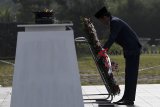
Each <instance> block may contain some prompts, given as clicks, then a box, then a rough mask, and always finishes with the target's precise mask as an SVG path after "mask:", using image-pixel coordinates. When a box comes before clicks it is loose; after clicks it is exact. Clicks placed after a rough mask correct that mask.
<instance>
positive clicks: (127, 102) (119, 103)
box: [114, 100, 134, 105]
mask: <svg viewBox="0 0 160 107" xmlns="http://www.w3.org/2000/svg"><path fill="white" fill-rule="evenodd" d="M114 104H117V105H134V101H125V100H123V101H119V102H115V103H114Z"/></svg>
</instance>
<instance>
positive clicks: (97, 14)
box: [95, 7, 111, 19]
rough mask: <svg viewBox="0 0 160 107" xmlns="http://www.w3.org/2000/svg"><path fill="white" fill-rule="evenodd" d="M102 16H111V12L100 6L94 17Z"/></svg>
mask: <svg viewBox="0 0 160 107" xmlns="http://www.w3.org/2000/svg"><path fill="white" fill-rule="evenodd" d="M102 16H111V13H110V12H109V11H108V10H107V9H106V7H103V8H101V9H100V10H99V11H98V12H97V13H96V14H95V17H96V18H98V19H99V18H100V17H102Z"/></svg>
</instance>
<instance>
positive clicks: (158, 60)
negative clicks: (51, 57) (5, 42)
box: [0, 54, 160, 86]
mask: <svg viewBox="0 0 160 107" xmlns="http://www.w3.org/2000/svg"><path fill="white" fill-rule="evenodd" d="M110 58H111V60H113V61H116V62H117V63H118V64H119V72H118V73H117V72H115V73H114V75H115V76H114V77H115V78H116V80H117V82H118V83H119V84H123V83H124V63H125V62H124V58H123V56H122V55H119V56H112V55H111V56H110ZM9 62H10V61H9ZM78 65H79V70H80V76H81V83H82V85H97V84H98V85H100V84H103V83H102V80H101V78H100V76H99V73H98V71H97V69H96V65H95V63H94V61H93V59H92V57H91V56H90V55H78ZM158 65H160V54H146V55H144V54H143V55H141V57H140V70H141V69H144V68H148V67H153V68H152V69H146V70H143V71H139V78H138V83H143V84H148V83H160V66H159V67H155V68H154V66H158ZM13 71H14V67H13V65H10V64H5V63H2V62H0V85H2V86H11V85H12V75H13Z"/></svg>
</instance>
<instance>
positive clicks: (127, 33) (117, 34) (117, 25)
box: [95, 7, 141, 105]
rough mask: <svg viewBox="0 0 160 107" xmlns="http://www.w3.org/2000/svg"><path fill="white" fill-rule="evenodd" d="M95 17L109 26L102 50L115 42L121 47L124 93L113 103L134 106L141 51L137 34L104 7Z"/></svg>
mask: <svg viewBox="0 0 160 107" xmlns="http://www.w3.org/2000/svg"><path fill="white" fill-rule="evenodd" d="M95 17H96V18H98V19H99V20H100V22H102V23H103V24H106V25H109V26H110V36H109V38H108V41H107V42H106V43H105V44H104V46H103V48H104V49H105V50H108V49H109V48H110V47H111V45H112V44H113V43H114V42H116V43H117V44H119V45H120V46H122V48H123V52H124V58H125V91H124V95H123V97H122V99H121V100H119V101H117V102H114V103H115V104H118V105H134V101H135V94H136V86H137V77H138V69H139V57H140V50H141V44H140V42H139V40H138V37H137V34H136V33H135V32H134V31H133V29H132V28H131V27H130V26H129V25H128V24H127V23H126V22H124V21H123V20H121V19H119V18H117V17H113V16H111V13H110V12H109V11H108V10H107V9H106V8H105V7H103V8H102V9H100V10H99V11H98V12H97V13H96V14H95Z"/></svg>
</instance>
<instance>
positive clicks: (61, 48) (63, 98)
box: [11, 31, 84, 107]
mask: <svg viewBox="0 0 160 107" xmlns="http://www.w3.org/2000/svg"><path fill="white" fill-rule="evenodd" d="M11 107H84V104H83V99H82V91H81V85H80V76H79V71H78V66H77V56H76V52H75V44H74V37H73V32H72V31H47V32H45V31H44V32H39V31H37V32H35V31H34V32H19V33H18V40H17V50H16V60H15V70H14V79H13V89H12V99H11Z"/></svg>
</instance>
